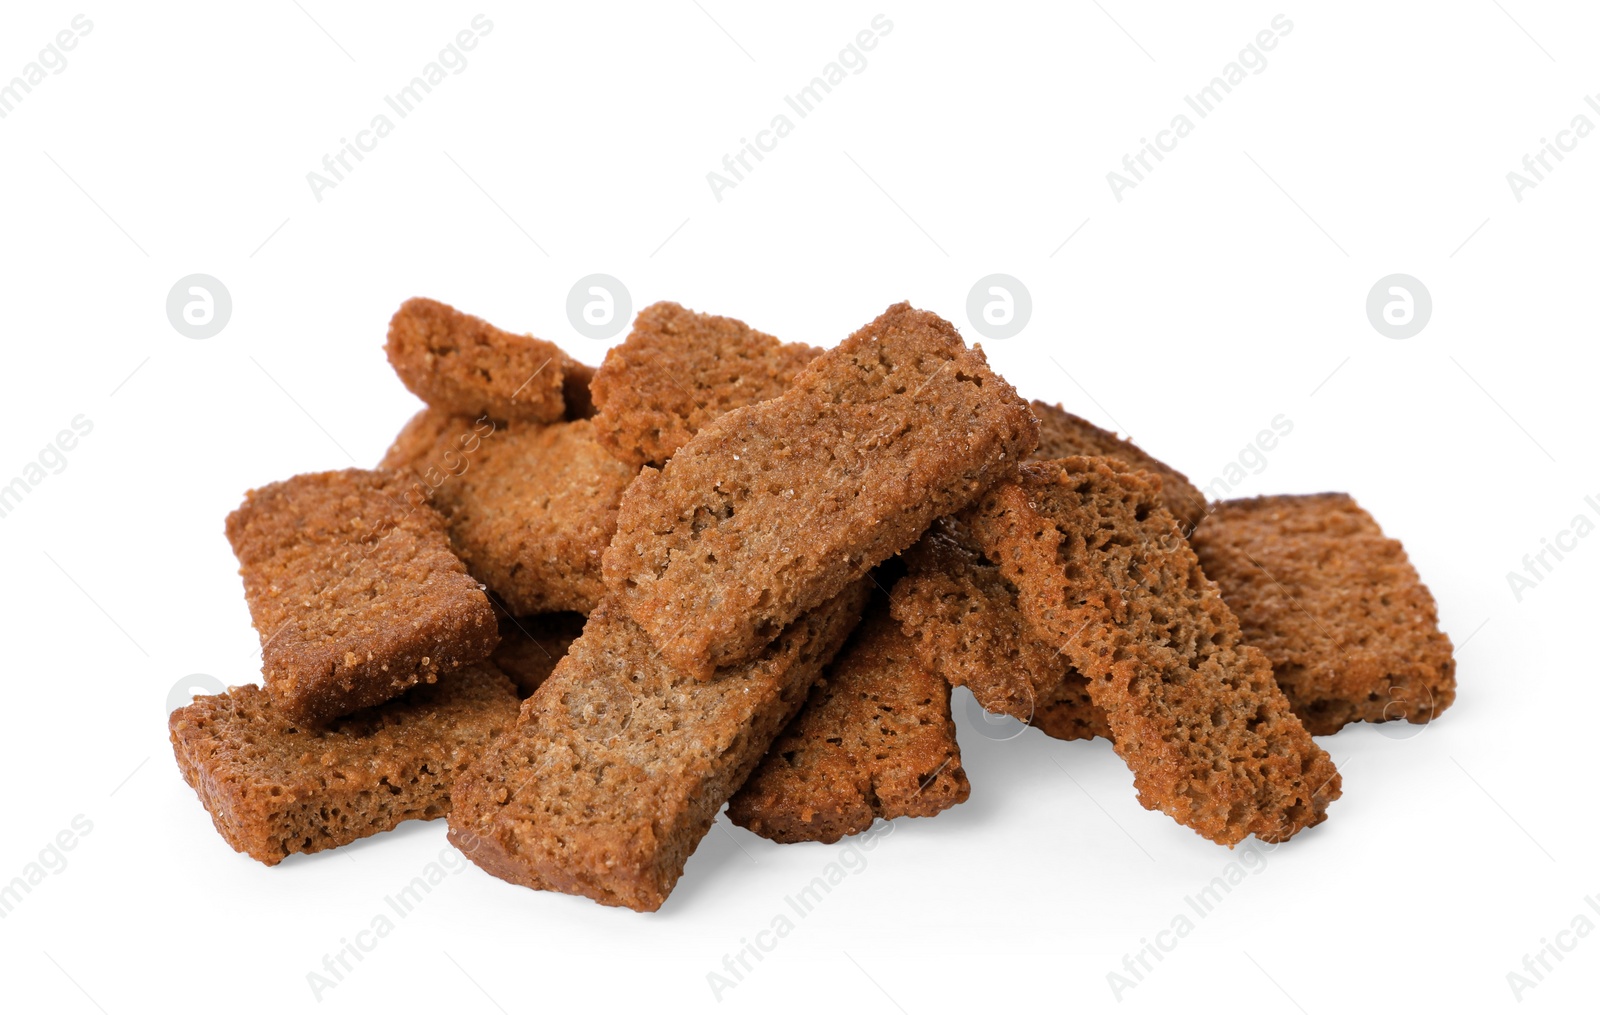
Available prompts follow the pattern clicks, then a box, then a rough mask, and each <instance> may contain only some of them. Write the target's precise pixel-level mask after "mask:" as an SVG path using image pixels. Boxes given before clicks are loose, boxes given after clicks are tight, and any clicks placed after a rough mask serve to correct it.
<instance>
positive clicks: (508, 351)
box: [385, 296, 589, 423]
mask: <svg viewBox="0 0 1600 1015" xmlns="http://www.w3.org/2000/svg"><path fill="white" fill-rule="evenodd" d="M385 352H387V353H388V356H389V365H390V366H392V367H394V372H395V373H396V374H398V375H399V377H400V380H401V382H402V383H404V384H405V386H406V387H407V388H409V389H410V390H411V393H412V394H413V395H416V396H417V397H418V398H420V399H422V400H423V401H424V402H427V403H428V404H429V405H431V406H433V407H434V408H436V409H442V410H443V411H445V412H448V413H452V414H454V415H457V416H473V417H476V416H481V415H488V416H490V417H491V418H493V419H499V420H526V421H529V422H534V423H550V422H554V421H555V420H558V419H561V418H562V416H563V415H564V414H565V413H566V411H567V404H566V392H567V391H568V390H569V387H568V384H567V372H568V370H569V369H570V370H572V371H573V372H574V373H576V374H578V375H579V376H582V375H583V374H585V373H586V372H587V371H588V370H589V368H588V367H584V366H583V365H582V364H580V363H577V362H576V361H574V360H572V359H571V358H570V357H569V356H567V354H566V353H564V352H562V351H561V348H560V347H559V346H557V345H555V344H554V343H552V342H546V341H544V340H543V339H539V338H534V337H533V336H531V335H513V334H512V333H511V332H509V331H501V330H500V329H499V328H496V327H495V326H494V325H492V324H490V323H489V322H488V321H484V320H481V319H480V318H477V317H473V316H472V315H471V314H464V313H462V312H461V311H459V310H457V309H455V308H454V307H451V306H448V305H446V304H444V303H440V302H439V301H438V300H430V299H427V298H425V297H422V296H418V297H414V298H412V299H409V300H406V301H405V302H404V303H402V304H401V305H400V309H399V310H397V311H395V315H394V317H393V318H392V319H391V320H390V321H389V341H388V344H387V345H386V346H385ZM573 395H574V397H575V398H579V399H581V398H582V394H581V393H580V392H579V391H577V390H574V391H573ZM574 409H575V410H580V414H581V409H582V406H581V404H580V405H577V406H574Z"/></svg>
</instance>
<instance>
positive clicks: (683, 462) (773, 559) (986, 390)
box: [604, 303, 1039, 675]
mask: <svg viewBox="0 0 1600 1015" xmlns="http://www.w3.org/2000/svg"><path fill="white" fill-rule="evenodd" d="M1038 426H1039V424H1038V421H1037V420H1036V419H1034V416H1033V413H1032V412H1030V411H1029V410H1028V407H1027V404H1026V403H1024V402H1023V401H1022V400H1021V399H1020V398H1019V397H1018V396H1017V393H1016V391H1015V390H1013V389H1012V387H1011V385H1009V384H1007V383H1006V382H1005V380H1004V379H1002V378H1001V377H999V376H998V375H996V374H995V373H994V372H993V371H991V370H990V369H989V366H988V363H987V361H986V360H985V358H984V356H983V351H982V349H978V348H971V349H969V348H968V347H967V346H966V344H965V343H964V342H962V340H961V336H960V335H959V334H957V333H956V329H955V328H954V327H952V326H951V325H950V324H949V323H948V322H946V321H944V320H942V319H940V318H939V317H937V316H935V315H934V314H930V313H926V312H924V311H921V310H914V309H912V307H911V306H910V305H909V304H905V303H900V304H896V305H895V306H892V307H890V308H889V309H888V310H887V311H886V312H885V313H884V314H883V315H882V316H881V317H879V318H878V319H877V320H875V321H873V322H872V323H871V324H869V325H867V326H866V327H864V328H862V329H861V330H860V331H857V332H856V333H855V334H853V335H851V336H850V337H849V338H847V339H845V340H844V342H842V343H841V344H840V345H839V346H838V347H836V348H834V349H831V350H829V351H828V352H825V353H823V354H822V355H821V356H819V357H817V359H815V360H813V361H812V362H811V365H810V366H808V367H806V368H805V370H803V371H801V372H800V374H799V375H798V376H797V377H796V378H795V380H794V383H793V385H792V386H791V387H790V389H789V390H788V391H787V392H785V393H784V394H783V395H780V396H779V397H777V398H772V399H768V400H767V401H765V402H758V403H756V404H755V405H750V406H746V407H744V408H742V409H735V410H734V411H732V412H730V413H728V414H727V415H724V416H721V417H719V418H717V419H715V420H712V421H711V422H710V423H709V424H707V425H706V426H705V427H704V428H703V429H701V430H700V432H699V433H697V434H696V435H695V436H694V437H693V438H692V439H691V440H690V441H689V443H687V444H685V445H684V446H683V447H682V448H680V449H679V450H678V452H677V454H675V455H673V457H672V459H671V461H669V462H667V464H666V465H665V466H664V467H663V468H662V469H661V470H660V471H657V470H655V469H651V468H646V469H645V470H644V471H643V472H641V473H640V475H639V478H638V479H636V480H635V481H634V482H633V485H632V486H630V487H629V488H628V490H627V492H626V493H625V494H624V495H623V498H622V509H621V513H620V515H619V523H618V528H617V536H616V538H615V539H614V540H612V543H611V546H610V547H609V548H608V549H607V551H606V554H605V564H604V566H605V581H606V588H607V591H608V592H609V593H610V594H612V595H614V596H616V597H617V600H618V603H619V604H620V605H621V606H622V608H623V609H625V610H626V611H627V612H628V614H629V615H630V616H631V617H632V618H633V619H634V620H635V621H636V622H637V623H638V624H639V625H640V627H642V628H643V629H644V630H645V632H646V633H647V634H648V636H649V637H650V639H651V641H652V642H653V643H654V644H655V645H656V647H657V648H658V649H659V650H660V651H661V654H662V655H663V656H664V657H666V658H667V659H668V660H670V661H671V662H672V664H673V665H675V666H677V667H678V668H679V669H681V670H684V671H685V672H690V673H697V674H701V675H709V674H710V673H711V672H712V671H714V670H715V669H716V668H718V667H722V666H729V665H734V664H737V663H738V662H741V661H743V660H745V659H749V658H751V657H753V656H754V655H755V654H757V653H759V652H760V651H761V648H762V646H764V645H766V644H767V643H768V642H769V641H771V640H772V638H773V637H774V636H776V634H777V633H778V632H779V631H781V630H782V629H783V628H784V627H785V626H787V625H788V624H789V623H790V622H792V621H793V620H794V619H795V618H796V617H798V616H800V615H801V614H802V613H804V612H805V611H806V610H808V609H811V608H813V607H815V606H817V605H818V604H820V603H823V602H826V601H827V600H828V599H829V598H831V597H833V596H835V595H837V594H838V593H839V592H840V591H841V590H842V589H843V588H844V587H845V586H846V585H848V584H849V583H851V582H853V581H855V580H856V579H858V578H860V577H861V576H863V575H865V574H866V573H867V572H868V571H869V570H870V569H871V568H872V567H873V566H874V565H876V564H878V563H879V562H880V561H882V560H884V559H885V558H887V557H890V556H892V555H893V554H896V553H898V552H900V551H901V550H903V549H905V548H906V547H908V546H910V545H911V544H912V543H914V542H915V541H916V540H917V537H918V536H920V535H921V534H922V532H923V530H924V529H926V528H927V527H928V525H929V523H931V522H932V521H933V520H934V519H935V518H938V517H940V516H941V515H945V514H949V513H950V512H952V511H955V510H957V509H959V508H961V507H962V506H964V505H966V504H968V503H970V502H971V501H972V500H973V499H974V498H976V497H977V496H978V495H979V494H981V493H982V492H983V491H984V490H985V489H987V488H988V487H989V485H990V484H991V483H993V482H994V481H995V480H996V479H997V478H999V477H1000V476H1001V475H1004V474H1006V472H1007V471H1008V470H1012V469H1014V468H1015V467H1016V463H1017V462H1018V461H1020V460H1021V459H1022V458H1023V457H1024V456H1026V455H1027V454H1028V452H1030V451H1032V450H1033V447H1034V443H1035V442H1036V441H1037V439H1038Z"/></svg>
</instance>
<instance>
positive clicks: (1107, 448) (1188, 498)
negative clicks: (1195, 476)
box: [1030, 399, 1207, 535]
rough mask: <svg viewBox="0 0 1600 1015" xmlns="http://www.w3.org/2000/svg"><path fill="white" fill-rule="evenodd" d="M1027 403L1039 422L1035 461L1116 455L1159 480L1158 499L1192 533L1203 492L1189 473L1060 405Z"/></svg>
mask: <svg viewBox="0 0 1600 1015" xmlns="http://www.w3.org/2000/svg"><path fill="white" fill-rule="evenodd" d="M1030 404H1031V405H1032V408H1033V414H1034V415H1035V416H1038V417H1039V423H1040V426H1039V447H1038V448H1037V449H1036V450H1035V451H1034V452H1033V455H1032V456H1031V457H1032V458H1033V459H1034V460H1035V461H1040V462H1045V461H1051V460H1053V459H1057V458H1071V457H1073V456H1074V455H1083V456H1085V457H1092V456H1100V457H1103V458H1115V459H1117V460H1118V461H1120V462H1122V463H1124V464H1125V465H1128V466H1129V467H1131V468H1134V469H1141V470H1143V471H1144V472H1147V473H1150V474H1152V475H1154V476H1155V477H1156V478H1157V479H1158V480H1160V484H1161V500H1162V502H1163V503H1164V504H1166V506H1167V510H1168V511H1171V512H1172V514H1173V515H1174V516H1175V517H1176V518H1177V519H1178V521H1179V522H1180V523H1181V524H1182V525H1183V532H1184V534H1185V535H1188V534H1189V533H1191V532H1193V531H1194V529H1195V526H1197V525H1199V524H1200V522H1201V520H1202V519H1204V518H1205V516H1206V510H1207V507H1206V497H1205V494H1203V493H1201V492H1200V491H1199V490H1197V489H1195V486H1194V484H1193V483H1191V482H1189V477H1188V476H1185V475H1184V474H1183V473H1181V472H1179V471H1178V470H1177V469H1174V468H1173V467H1172V466H1170V465H1168V464H1167V463H1165V462H1163V461H1161V460H1160V459H1159V458H1156V457H1154V456H1152V455H1150V454H1148V453H1147V452H1145V450H1144V449H1143V448H1141V447H1139V446H1138V445H1137V444H1135V443H1133V442H1132V441H1130V440H1127V439H1125V438H1122V437H1118V436H1117V435H1116V434H1114V433H1112V432H1111V431H1110V430H1102V429H1100V428H1099V427H1097V426H1095V425H1094V424H1093V423H1091V422H1089V421H1088V420H1086V419H1084V418H1082V417H1081V416H1074V415H1073V414H1072V413H1070V412H1068V411H1066V410H1065V409H1063V408H1061V406H1059V405H1051V404H1050V403H1048V402H1041V401H1039V400H1038V399H1035V400H1034V401H1033V402H1032V403H1030Z"/></svg>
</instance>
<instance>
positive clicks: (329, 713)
mask: <svg viewBox="0 0 1600 1015" xmlns="http://www.w3.org/2000/svg"><path fill="white" fill-rule="evenodd" d="M409 495H410V491H409V489H408V483H407V481H406V480H405V478H404V477H401V476H398V475H396V474H394V473H390V472H387V471H376V472H373V471H368V470H364V469H345V470H343V471H340V472H318V473H308V474H306V475H301V476H295V477H294V478H292V479H288V480H284V481H282V482H278V483H271V484H269V485H267V486H264V487H261V488H260V489H257V490H251V491H250V492H249V493H248V494H246V495H245V499H244V503H243V504H241V505H240V506H239V508H238V509H237V510H235V511H234V512H233V513H232V514H230V515H229V516H228V521H227V535H228V542H229V543H230V544H232V546H233V552H234V554H235V556H237V557H238V558H239V574H240V576H241V577H242V578H243V579H244V593H245V600H246V602H247V603H248V604H249V607H250V619H251V621H252V623H254V624H255V628H256V631H257V632H258V633H259V634H260V636H261V656H262V663H263V666H262V674H263V677H264V679H265V682H266V688H267V692H268V693H270V694H271V695H272V697H273V699H274V700H275V701H276V702H277V703H278V707H279V708H280V709H281V710H282V711H283V713H284V714H285V715H288V716H291V717H293V718H294V719H296V720H297V721H300V722H307V723H317V722H326V721H327V720H329V719H333V718H336V717H338V716H341V715H348V714H350V713H351V712H354V711H356V710H357V709H360V708H366V707H368V706H370V705H376V704H378V703H380V702H384V701H387V700H389V699H390V698H393V697H395V696H396V695H398V694H400V693H402V692H404V691H405V690H406V689H407V688H409V687H412V686H413V685H415V684H418V683H431V682H432V681H433V680H435V679H436V678H437V676H438V674H439V673H441V672H443V671H446V670H452V669H456V668H459V667H462V666H466V665H469V664H471V663H475V662H478V661H480V660H482V659H484V658H486V657H487V656H488V655H489V653H490V652H491V651H492V650H493V649H494V646H495V643H496V642H497V641H498V640H499V635H498V634H497V633H496V630H495V619H494V612H493V610H492V609H491V608H490V606H489V600H488V597H486V596H485V595H484V594H483V590H482V589H480V588H479V587H478V583H477V582H476V581H475V580H474V579H473V578H472V577H471V576H470V575H469V574H467V569H466V567H465V566H464V565H463V564H462V562H461V561H460V559H458V558H457V557H456V555H455V554H454V553H453V552H451V549H450V540H449V537H448V536H447V535H446V533H445V526H444V519H442V518H441V517H440V516H439V514H438V513H437V512H436V511H434V510H433V509H432V508H431V507H428V506H427V505H426V504H423V503H419V502H416V501H414V500H412V499H410V496H409Z"/></svg>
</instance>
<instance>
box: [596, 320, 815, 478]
mask: <svg viewBox="0 0 1600 1015" xmlns="http://www.w3.org/2000/svg"><path fill="white" fill-rule="evenodd" d="M821 354H822V350H821V349H817V348H813V347H812V346H809V345H805V344H802V343H799V342H795V343H790V344H784V343H782V342H779V341H778V340H777V339H776V338H773V337H772V336H771V335H768V334H766V333H764V332H760V331H756V330H755V329H754V328H751V327H749V326H747V325H746V324H745V323H744V322H743V321H736V320H734V319H733V318H731V317H713V316H712V315H710V314H698V313H695V312H694V311H692V310H685V309H684V308H683V307H681V306H679V305H678V304H676V303H655V304H652V305H650V306H648V307H645V308H644V309H643V310H641V311H639V316H638V317H637V318H635V319H634V322H633V331H632V332H630V333H629V334H628V338H627V341H625V342H623V343H622V344H621V345H618V346H614V347H613V348H611V349H610V350H609V351H608V352H607V353H606V358H605V362H604V363H602V364H601V366H600V369H599V370H598V371H596V372H595V375H594V382H593V385H592V389H593V394H594V402H595V407H596V415H595V432H596V435H597V436H598V437H599V439H600V443H601V445H602V446H604V447H605V449H606V450H607V451H610V452H611V453H612V454H614V455H616V456H617V458H618V459H619V460H621V461H623V462H626V463H627V464H629V465H631V466H633V467H634V468H638V467H639V466H641V465H660V464H661V463H663V462H665V461H666V460H667V459H669V458H671V457H672V454H673V452H675V451H677V450H678V449H679V448H680V447H682V446H683V445H684V444H686V443H688V441H689V438H691V437H693V436H694V435H695V433H696V432H698V431H699V430H700V428H701V427H703V426H705V425H706V424H707V423H709V422H711V421H712V420H713V419H716V418H717V417H718V416H721V415H723V414H724V413H726V412H729V411H731V410H733V409H737V408H739V407H740V406H745V405H753V404H754V403H756V402H760V401H764V400H765V399H768V398H775V397H777V396H778V395H781V394H783V393H784V392H785V391H787V390H788V388H789V384H790V382H791V381H792V380H793V379H794V375H795V374H797V373H799V372H800V370H801V369H802V368H803V367H804V366H805V365H806V364H807V363H809V362H811V361H812V360H813V359H816V358H817V357H818V356H820V355H821Z"/></svg>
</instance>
